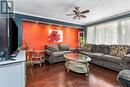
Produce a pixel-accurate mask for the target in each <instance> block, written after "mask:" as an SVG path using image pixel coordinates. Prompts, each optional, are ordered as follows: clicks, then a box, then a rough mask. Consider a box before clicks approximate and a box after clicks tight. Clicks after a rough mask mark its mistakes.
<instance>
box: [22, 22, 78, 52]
mask: <svg viewBox="0 0 130 87" xmlns="http://www.w3.org/2000/svg"><path fill="white" fill-rule="evenodd" d="M49 29H51V30H62V31H63V35H64V37H63V42H48V31H49ZM79 31H80V29H76V28H72V27H65V26H57V25H48V24H43V23H33V22H26V21H24V22H23V35H22V36H23V37H22V40H23V42H24V41H26V42H27V43H29V44H30V47H31V48H33V49H34V50H41V49H44V47H45V45H47V44H68V45H69V46H70V47H71V48H77V47H78V32H79ZM22 45H24V44H22Z"/></svg>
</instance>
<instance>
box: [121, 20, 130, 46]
mask: <svg viewBox="0 0 130 87" xmlns="http://www.w3.org/2000/svg"><path fill="white" fill-rule="evenodd" d="M120 44H128V45H130V19H127V20H122V21H121V35H120Z"/></svg>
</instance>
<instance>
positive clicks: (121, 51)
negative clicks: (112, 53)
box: [117, 46, 128, 57]
mask: <svg viewBox="0 0 130 87" xmlns="http://www.w3.org/2000/svg"><path fill="white" fill-rule="evenodd" d="M127 52H128V47H127V46H118V54H117V56H118V57H123V56H125V55H126V54H127Z"/></svg>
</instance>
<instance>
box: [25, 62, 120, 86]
mask: <svg viewBox="0 0 130 87" xmlns="http://www.w3.org/2000/svg"><path fill="white" fill-rule="evenodd" d="M117 74H118V72H115V71H112V70H109V69H106V68H102V67H99V66H96V65H92V64H90V75H89V77H86V76H85V74H77V73H74V72H67V71H65V68H64V63H57V64H52V65H50V64H44V65H42V67H39V66H37V65H36V66H34V67H31V66H28V67H27V85H26V87H119V83H118V81H117V80H116V76H117Z"/></svg>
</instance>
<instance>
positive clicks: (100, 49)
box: [96, 45, 109, 54]
mask: <svg viewBox="0 0 130 87" xmlns="http://www.w3.org/2000/svg"><path fill="white" fill-rule="evenodd" d="M96 51H97V52H101V53H106V54H108V53H109V46H108V45H97V47H96Z"/></svg>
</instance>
